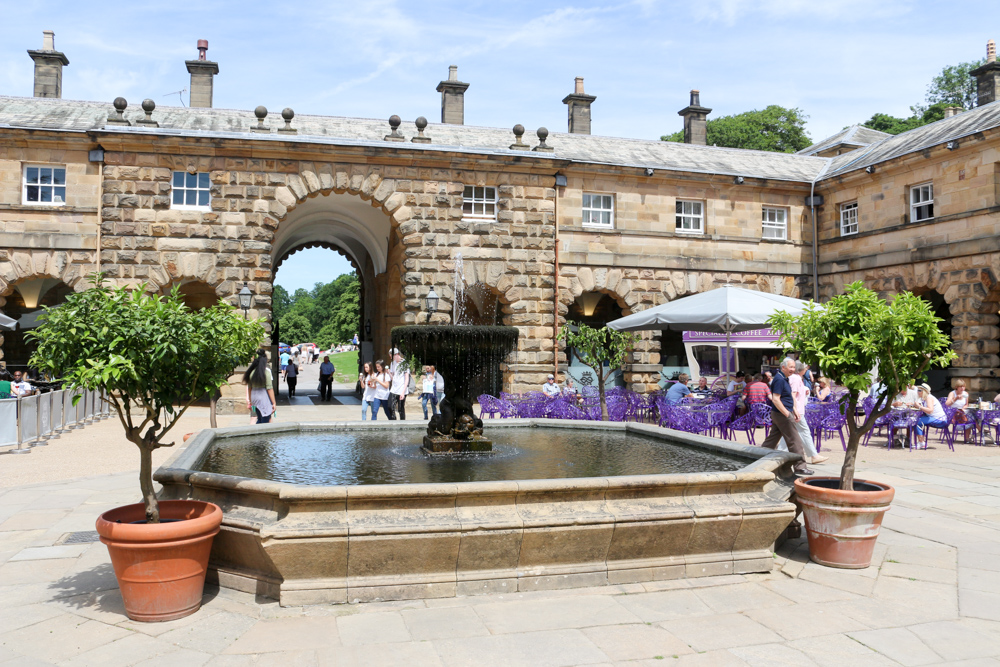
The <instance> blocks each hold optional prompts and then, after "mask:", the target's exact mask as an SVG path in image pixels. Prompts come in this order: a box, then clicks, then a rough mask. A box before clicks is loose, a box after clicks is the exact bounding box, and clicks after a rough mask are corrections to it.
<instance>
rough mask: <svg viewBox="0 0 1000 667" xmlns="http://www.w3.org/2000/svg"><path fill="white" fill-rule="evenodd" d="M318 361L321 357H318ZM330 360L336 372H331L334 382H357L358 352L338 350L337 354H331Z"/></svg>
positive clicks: (321, 359)
mask: <svg viewBox="0 0 1000 667" xmlns="http://www.w3.org/2000/svg"><path fill="white" fill-rule="evenodd" d="M320 361H323V358H322V357H320ZM330 362H331V363H332V364H333V366H334V368H336V369H337V372H336V373H334V374H333V381H334V382H357V381H358V353H357V351H354V352H340V353H339V354H331V355H330Z"/></svg>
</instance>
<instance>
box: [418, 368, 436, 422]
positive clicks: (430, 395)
mask: <svg viewBox="0 0 1000 667" xmlns="http://www.w3.org/2000/svg"><path fill="white" fill-rule="evenodd" d="M428 401H430V404H431V414H432V415H436V414H437V413H438V399H437V383H436V382H435V378H434V371H433V370H431V367H430V366H424V375H423V377H422V378H421V381H420V405H421V406H422V407H423V408H424V419H428V417H427V402H428Z"/></svg>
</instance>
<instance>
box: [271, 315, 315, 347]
mask: <svg viewBox="0 0 1000 667" xmlns="http://www.w3.org/2000/svg"><path fill="white" fill-rule="evenodd" d="M278 327H279V328H280V329H281V337H282V338H284V339H285V341H287V342H288V344H289V345H298V344H299V343H311V342H312V334H313V330H312V325H311V324H310V323H309V319H308V318H307V317H306V316H305V315H303V314H302V313H296V312H291V313H286V314H285V316H284V317H282V318H281V319H280V320H278Z"/></svg>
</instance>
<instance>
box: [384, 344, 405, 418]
mask: <svg viewBox="0 0 1000 667" xmlns="http://www.w3.org/2000/svg"><path fill="white" fill-rule="evenodd" d="M389 373H390V374H391V375H392V388H391V389H390V391H391V392H392V411H393V413H395V414H397V415H399V418H400V419H406V396H407V394H409V393H410V368H409V366H407V365H406V363H405V362H404V361H403V355H401V354H400V353H399V350H397V349H396V348H393V349H392V364H391V365H390V366H389Z"/></svg>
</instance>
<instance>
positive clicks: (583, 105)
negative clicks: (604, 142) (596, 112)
mask: <svg viewBox="0 0 1000 667" xmlns="http://www.w3.org/2000/svg"><path fill="white" fill-rule="evenodd" d="M596 99H597V97H596V96H594V95H587V94H586V93H584V92H583V77H582V76H578V77H576V87H575V89H574V90H573V94H572V95H567V96H566V97H564V98H563V104H566V105H568V107H569V133H570V134H590V105H591V104H593V103H594V100H596Z"/></svg>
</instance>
